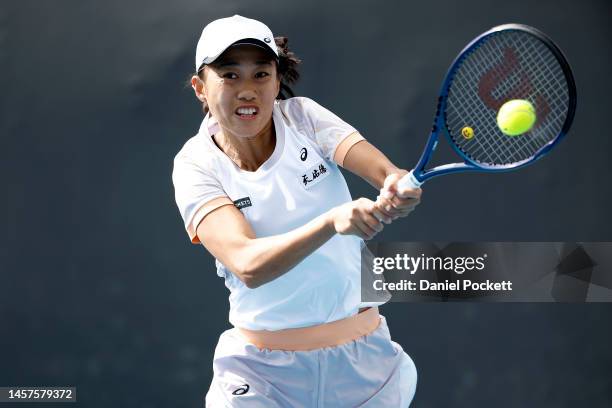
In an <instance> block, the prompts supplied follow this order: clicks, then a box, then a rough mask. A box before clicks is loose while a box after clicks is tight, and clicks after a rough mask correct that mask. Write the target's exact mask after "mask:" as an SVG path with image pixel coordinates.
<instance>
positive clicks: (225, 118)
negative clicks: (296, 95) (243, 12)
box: [194, 45, 280, 138]
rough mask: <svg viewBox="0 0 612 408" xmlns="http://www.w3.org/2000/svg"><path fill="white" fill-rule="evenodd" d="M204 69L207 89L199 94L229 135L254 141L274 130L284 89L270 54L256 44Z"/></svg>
mask: <svg viewBox="0 0 612 408" xmlns="http://www.w3.org/2000/svg"><path fill="white" fill-rule="evenodd" d="M204 70H205V71H204V75H203V77H204V81H203V87H202V89H201V93H200V95H198V90H197V89H196V95H197V96H198V98H200V97H201V96H202V97H203V98H204V100H205V101H206V103H207V104H208V108H209V110H210V113H211V114H212V115H213V116H214V117H215V119H217V122H219V125H220V126H221V128H222V129H224V131H225V132H230V133H231V134H233V135H234V136H237V137H249V138H251V137H255V136H257V135H258V134H260V133H261V132H262V131H266V130H267V129H269V128H270V125H271V122H270V121H271V118H272V107H273V105H274V100H275V98H276V96H277V95H278V92H279V90H280V78H279V77H278V75H277V72H276V63H275V61H274V60H272V59H270V52H267V51H266V50H264V49H262V48H260V47H257V46H253V45H239V46H234V47H231V48H229V49H228V50H226V51H225V52H224V53H223V54H222V55H221V56H220V57H219V58H218V59H217V60H216V61H215V62H214V63H212V64H210V65H207V66H205V68H204ZM194 88H195V86H194ZM200 100H202V99H201V98H200Z"/></svg>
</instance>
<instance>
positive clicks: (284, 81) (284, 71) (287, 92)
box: [185, 37, 302, 114]
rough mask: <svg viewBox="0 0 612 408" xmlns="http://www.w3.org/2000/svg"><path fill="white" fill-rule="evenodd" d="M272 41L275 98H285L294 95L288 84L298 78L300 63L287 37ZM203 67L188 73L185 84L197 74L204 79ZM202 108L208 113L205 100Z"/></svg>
mask: <svg viewBox="0 0 612 408" xmlns="http://www.w3.org/2000/svg"><path fill="white" fill-rule="evenodd" d="M274 43H275V44H276V49H277V50H278V61H277V65H276V70H277V74H278V76H279V77H280V80H281V83H280V91H279V92H278V95H277V96H276V99H287V98H292V97H294V96H295V93H294V92H293V89H291V86H290V85H293V84H295V83H296V82H297V81H298V79H300V73H299V72H298V69H297V68H298V65H299V64H301V63H302V60H300V59H299V58H298V57H297V56H296V55H295V53H293V51H291V50H290V49H289V47H288V45H287V44H288V43H289V38H287V37H274ZM204 67H205V64H202V65H201V66H200V68H199V69H198V71H197V72H196V73H195V74H191V75H189V80H188V81H187V83H186V84H185V85H186V86H188V87H191V77H192V76H194V75H195V76H197V77H198V78H200V79H201V80H204ZM202 110H203V111H204V114H206V113H208V105H207V104H206V102H204V103H202Z"/></svg>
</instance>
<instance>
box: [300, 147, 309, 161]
mask: <svg viewBox="0 0 612 408" xmlns="http://www.w3.org/2000/svg"><path fill="white" fill-rule="evenodd" d="M307 157H308V150H306V148H305V147H302V150H300V159H302V161H306V158H307Z"/></svg>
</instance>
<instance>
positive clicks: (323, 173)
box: [300, 162, 329, 189]
mask: <svg viewBox="0 0 612 408" xmlns="http://www.w3.org/2000/svg"><path fill="white" fill-rule="evenodd" d="M327 176H329V168H327V165H326V164H325V163H324V162H322V163H319V164H317V165H314V166H312V167H311V168H309V169H308V170H306V171H305V172H304V173H303V174H302V176H301V177H300V182H301V183H302V185H303V186H304V188H306V189H309V188H310V187H312V186H315V185H317V184H318V183H319V182H320V181H321V180H323V179H324V178H325V177H327Z"/></svg>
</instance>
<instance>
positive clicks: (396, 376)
mask: <svg viewBox="0 0 612 408" xmlns="http://www.w3.org/2000/svg"><path fill="white" fill-rule="evenodd" d="M213 371H214V375H213V380H212V383H211V385H210V389H209V390H208V393H207V394H206V408H221V407H223V408H226V407H237V408H240V407H248V408H276V407H283V408H285V407H287V408H294V407H295V408H298V407H318V408H323V407H325V408H327V407H330V408H332V407H333V408H335V407H338V408H340V407H341V408H345V407H346V408H350V407H368V408H372V407H381V408H392V407H399V408H405V407H408V406H409V405H410V402H411V401H412V398H413V397H414V392H415V390H416V384H417V371H416V367H415V365H414V362H413V361H412V359H411V358H410V357H409V356H408V354H406V353H405V352H404V350H403V349H402V346H400V345H399V344H397V343H395V342H394V341H392V340H391V336H390V334H389V328H388V326H387V321H386V319H385V317H384V316H382V315H381V316H380V325H379V326H378V328H376V329H375V330H374V331H373V332H371V333H369V334H367V335H365V336H362V337H359V338H357V339H356V340H352V341H349V342H348V343H344V344H341V345H339V346H333V347H323V348H319V349H315V350H310V351H283V350H270V349H259V348H258V347H256V346H255V345H253V344H251V343H249V342H248V341H247V340H246V339H245V337H244V336H242V335H241V334H240V333H239V332H238V330H237V329H235V328H233V329H229V330H226V331H225V332H223V333H222V334H221V337H220V338H219V343H218V344H217V347H216V349H215V356H214V360H213Z"/></svg>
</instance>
